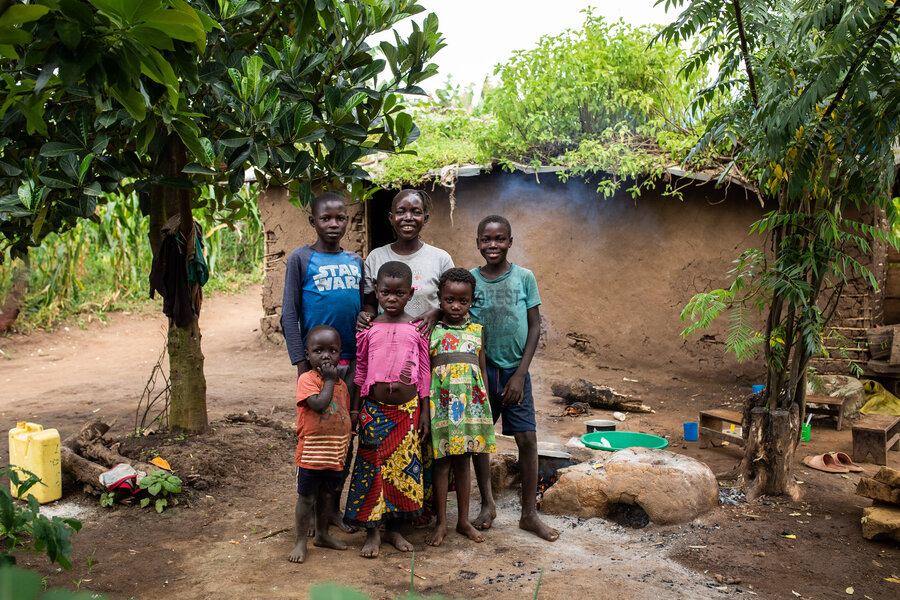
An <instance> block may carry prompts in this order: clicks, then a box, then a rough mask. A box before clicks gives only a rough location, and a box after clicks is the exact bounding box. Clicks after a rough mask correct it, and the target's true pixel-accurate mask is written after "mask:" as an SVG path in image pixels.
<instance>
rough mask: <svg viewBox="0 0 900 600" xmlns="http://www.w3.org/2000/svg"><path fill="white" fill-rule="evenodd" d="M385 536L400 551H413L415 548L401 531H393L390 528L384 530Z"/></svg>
mask: <svg viewBox="0 0 900 600" xmlns="http://www.w3.org/2000/svg"><path fill="white" fill-rule="evenodd" d="M384 538H385V539H386V540H387V541H388V542H390V543H391V544H392V545H393V546H394V548H396V549H397V550H399V551H400V552H412V551H413V550H415V548H414V547H413V545H412V544H410V543H409V542H408V541H406V538H405V537H403V536H402V535H400V532H399V531H392V530H390V529H388V530H387V531H385V532H384Z"/></svg>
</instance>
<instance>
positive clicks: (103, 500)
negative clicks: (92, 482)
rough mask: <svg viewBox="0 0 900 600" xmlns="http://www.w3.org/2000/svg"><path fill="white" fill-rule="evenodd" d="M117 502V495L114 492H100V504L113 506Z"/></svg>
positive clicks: (108, 506)
mask: <svg viewBox="0 0 900 600" xmlns="http://www.w3.org/2000/svg"><path fill="white" fill-rule="evenodd" d="M115 503H116V495H115V494H114V493H113V492H103V493H102V494H100V506H102V507H104V508H111V507H112V506H113V505H114V504H115Z"/></svg>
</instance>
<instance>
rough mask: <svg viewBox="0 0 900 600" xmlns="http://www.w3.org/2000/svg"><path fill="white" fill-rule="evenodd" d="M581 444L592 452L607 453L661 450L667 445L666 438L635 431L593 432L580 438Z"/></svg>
mask: <svg viewBox="0 0 900 600" xmlns="http://www.w3.org/2000/svg"><path fill="white" fill-rule="evenodd" d="M604 440H605V442H606V443H604ZM581 443H582V444H584V445H585V446H587V447H588V448H593V449H594V450H608V451H609V452H615V451H616V450H624V449H625V448H656V449H662V448H665V447H666V446H668V445H669V442H668V440H666V438H661V437H659V436H658V435H651V434H649V433H638V432H635V431H595V432H593V433H586V434H584V435H583V436H581Z"/></svg>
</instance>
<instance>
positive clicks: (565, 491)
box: [541, 448, 719, 524]
mask: <svg viewBox="0 0 900 600" xmlns="http://www.w3.org/2000/svg"><path fill="white" fill-rule="evenodd" d="M559 473H560V478H559V481H557V482H556V484H554V485H553V487H551V488H550V489H548V490H547V491H546V492H545V493H544V497H543V500H542V502H541V510H542V511H543V512H546V513H549V514H556V515H573V516H578V517H585V518H591V517H601V518H605V517H606V516H607V515H608V514H609V511H610V508H611V507H612V506H614V505H616V504H637V505H638V506H640V507H641V508H643V509H644V511H645V512H646V513H647V515H648V516H649V517H650V520H651V521H653V522H654V523H659V524H667V523H684V522H688V521H692V520H694V519H695V518H696V517H698V516H700V515H702V514H704V513H706V512H708V511H710V510H712V509H713V508H715V507H716V506H717V505H718V501H719V486H718V484H717V483H716V477H715V475H713V472H712V471H711V470H710V468H709V467H708V466H706V465H705V464H704V463H702V462H700V461H698V460H694V459H693V458H690V457H688V456H684V455H681V454H675V453H673V452H669V451H667V450H651V449H649V448H628V449H626V450H619V451H618V452H614V453H613V454H611V455H609V458H608V460H606V461H605V462H604V463H599V462H585V463H580V464H577V465H575V466H573V467H569V468H568V469H563V470H561V471H560V472H559Z"/></svg>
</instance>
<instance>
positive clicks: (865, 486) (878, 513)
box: [856, 467, 900, 541]
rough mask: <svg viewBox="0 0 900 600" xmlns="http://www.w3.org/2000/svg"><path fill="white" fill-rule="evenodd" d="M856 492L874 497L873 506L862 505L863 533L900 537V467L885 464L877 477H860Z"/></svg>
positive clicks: (879, 536) (869, 537) (892, 537)
mask: <svg viewBox="0 0 900 600" xmlns="http://www.w3.org/2000/svg"><path fill="white" fill-rule="evenodd" d="M856 493H857V495H859V496H863V497H864V498H871V499H872V506H871V507H869V508H864V509H863V516H862V534H863V537H864V538H866V539H868V540H871V539H875V538H890V539H894V540H897V541H900V471H897V470H896V469H890V468H888V467H882V468H881V470H880V471H878V473H876V474H875V476H874V477H871V478H869V477H863V478H862V479H860V480H859V484H857V486H856Z"/></svg>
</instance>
